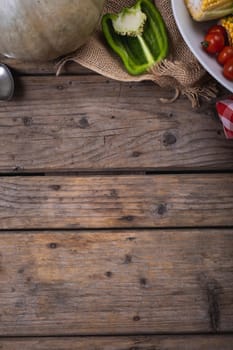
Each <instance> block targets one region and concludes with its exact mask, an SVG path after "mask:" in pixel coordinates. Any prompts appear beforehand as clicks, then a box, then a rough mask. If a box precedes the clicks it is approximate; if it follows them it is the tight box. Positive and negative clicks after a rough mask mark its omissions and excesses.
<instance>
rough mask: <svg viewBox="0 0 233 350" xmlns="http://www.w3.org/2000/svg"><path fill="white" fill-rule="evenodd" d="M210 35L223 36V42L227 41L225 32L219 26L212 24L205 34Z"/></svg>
mask: <svg viewBox="0 0 233 350" xmlns="http://www.w3.org/2000/svg"><path fill="white" fill-rule="evenodd" d="M210 33H219V34H222V35H223V36H224V38H225V40H226V39H227V31H226V29H225V28H224V27H223V26H221V25H220V24H214V25H213V26H212V27H210V28H209V29H208V31H207V34H210Z"/></svg>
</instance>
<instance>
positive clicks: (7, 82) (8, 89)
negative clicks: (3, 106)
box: [0, 63, 15, 101]
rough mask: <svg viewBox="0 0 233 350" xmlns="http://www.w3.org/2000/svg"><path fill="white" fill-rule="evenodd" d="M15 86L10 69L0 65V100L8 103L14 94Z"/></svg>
mask: <svg viewBox="0 0 233 350" xmlns="http://www.w3.org/2000/svg"><path fill="white" fill-rule="evenodd" d="M14 89H15V84H14V79H13V76H12V74H11V71H10V69H9V68H8V67H7V66H6V65H5V64H3V63H0V100H3V101H8V100H10V99H11V98H12V96H13V94H14Z"/></svg>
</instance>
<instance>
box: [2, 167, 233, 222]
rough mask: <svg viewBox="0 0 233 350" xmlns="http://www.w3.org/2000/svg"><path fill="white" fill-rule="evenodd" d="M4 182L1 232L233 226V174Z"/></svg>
mask: <svg viewBox="0 0 233 350" xmlns="http://www.w3.org/2000/svg"><path fill="white" fill-rule="evenodd" d="M0 180H1V181H0V209H1V210H0V226H1V229H25V228H28V229H30V228H31V229H36V228H40V229H41V228H50V229H52V228H66V229H67V228H121V227H152V228H153V227H188V226H189V227H192V226H196V227H203V226H233V200H232V198H233V176H232V174H199V175H198V174H187V175H180V174H178V175H150V176H148V175H145V176H143V175H139V176H83V177H75V176H66V177H65V176H56V177H47V176H46V177H30V176H28V177H1V178H0Z"/></svg>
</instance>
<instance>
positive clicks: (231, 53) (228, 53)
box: [217, 46, 233, 66]
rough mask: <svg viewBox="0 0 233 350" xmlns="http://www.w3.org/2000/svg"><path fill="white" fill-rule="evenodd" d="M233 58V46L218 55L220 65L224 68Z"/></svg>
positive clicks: (227, 47) (225, 48) (226, 47)
mask: <svg viewBox="0 0 233 350" xmlns="http://www.w3.org/2000/svg"><path fill="white" fill-rule="evenodd" d="M231 57H233V46H225V47H224V48H223V49H222V51H220V53H219V54H218V57H217V60H218V63H220V64H221V65H223V66H224V64H225V63H226V62H227V61H228V60H229V58H231Z"/></svg>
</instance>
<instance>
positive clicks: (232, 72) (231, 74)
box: [223, 57, 233, 81]
mask: <svg viewBox="0 0 233 350" xmlns="http://www.w3.org/2000/svg"><path fill="white" fill-rule="evenodd" d="M223 75H224V77H225V78H227V79H228V80H231V81H233V57H231V58H229V60H228V61H227V62H226V63H225V64H224V67H223Z"/></svg>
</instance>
